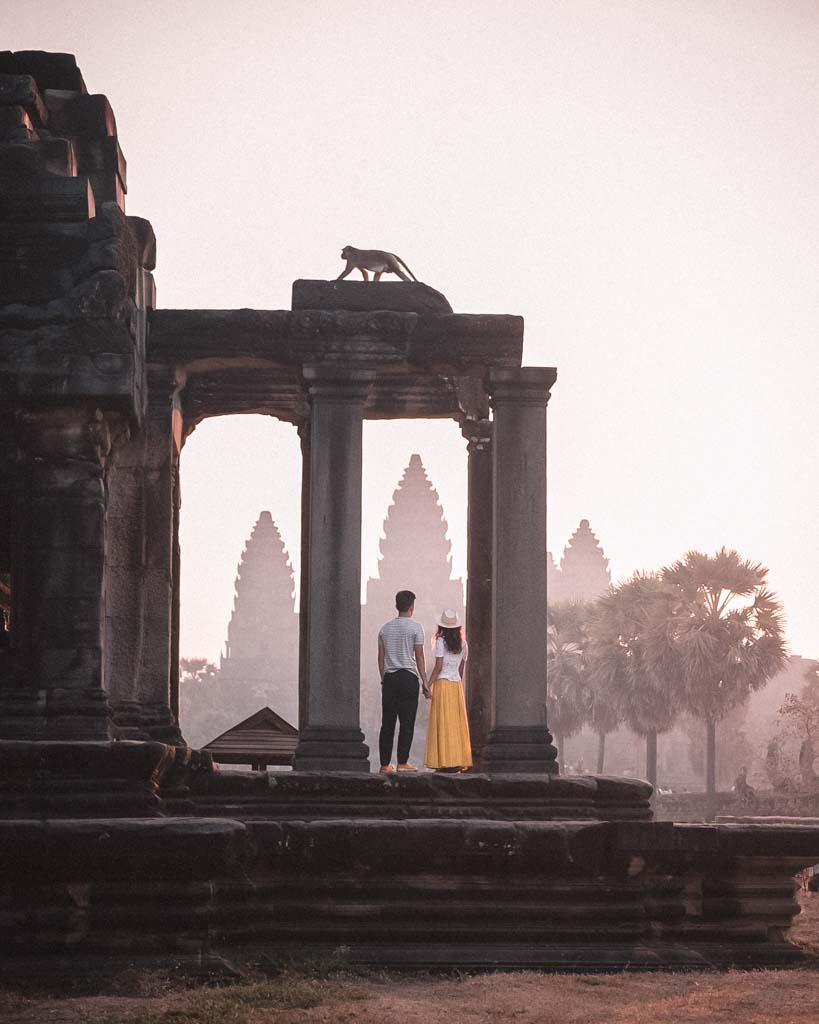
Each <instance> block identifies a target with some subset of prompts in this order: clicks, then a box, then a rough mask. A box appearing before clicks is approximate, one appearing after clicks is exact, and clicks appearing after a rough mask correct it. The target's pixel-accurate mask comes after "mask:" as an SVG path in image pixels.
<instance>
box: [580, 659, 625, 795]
mask: <svg viewBox="0 0 819 1024" xmlns="http://www.w3.org/2000/svg"><path fill="white" fill-rule="evenodd" d="M597 682H598V680H597V679H596V678H595V677H594V675H593V674H592V672H591V671H589V672H587V674H586V685H587V687H588V690H589V710H588V717H587V719H586V722H587V724H588V725H589V726H590V727H591V728H592V729H593V730H594V731H595V732H596V733H597V774H598V775H602V774H603V771H604V770H605V766H606V737H607V736H608V734H609V733H610V732H614V730H615V729H616V728H617V726H618V725H620V723H621V722H622V720H623V712H622V709H621V708H620V705H619V704H618V702H617V701H616V699H614V695H613V694H611V693H610V692H608V691H607V690H605V689H601V688H600V687H599V686H598V685H597Z"/></svg>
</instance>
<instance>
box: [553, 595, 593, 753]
mask: <svg viewBox="0 0 819 1024" xmlns="http://www.w3.org/2000/svg"><path fill="white" fill-rule="evenodd" d="M546 614H547V619H546V621H547V654H546V675H547V687H546V721H547V723H548V725H549V729H550V731H551V733H552V735H553V736H554V740H555V746H556V747H557V750H558V761H559V763H562V761H563V744H564V742H565V741H566V740H567V739H568V738H569V737H570V736H574V734H575V733H577V732H580V730H581V729H582V728H583V725H584V724H585V722H586V718H587V717H588V712H589V706H590V701H589V692H588V688H587V686H586V680H585V676H586V658H585V649H586V642H587V631H586V623H587V621H588V618H589V606H588V605H586V604H584V603H583V602H581V601H578V602H573V603H571V604H552V605H549V606H548V608H547V613H546Z"/></svg>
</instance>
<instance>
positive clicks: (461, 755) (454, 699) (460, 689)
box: [424, 679, 472, 768]
mask: <svg viewBox="0 0 819 1024" xmlns="http://www.w3.org/2000/svg"><path fill="white" fill-rule="evenodd" d="M424 764H425V766H426V767H427V768H468V767H469V766H470V765H471V764H472V744H471V743H470V742H469V723H468V721H467V718H466V701H465V700H464V684H463V682H462V681H461V680H460V679H436V680H435V682H434V683H433V684H432V707H431V708H430V711H429V728H428V730H427V749H426V752H425V754H424Z"/></svg>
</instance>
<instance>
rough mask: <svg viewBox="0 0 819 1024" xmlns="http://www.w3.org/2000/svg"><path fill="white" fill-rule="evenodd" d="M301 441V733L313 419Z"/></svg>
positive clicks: (301, 431)
mask: <svg viewBox="0 0 819 1024" xmlns="http://www.w3.org/2000/svg"><path fill="white" fill-rule="evenodd" d="M298 430H299V440H300V442H301V552H300V563H301V571H300V573H299V731H300V732H301V730H302V729H303V728H304V725H305V721H306V717H307V693H308V690H307V685H308V684H307V681H308V679H309V677H310V671H309V668H308V666H309V663H310V661H309V659H310V631H309V629H308V628H307V623H308V622H309V621H310V602H309V601H308V600H307V595H308V594H309V592H310V420H309V419H306V420H304V421H303V422H302V423H300V424H299V428H298Z"/></svg>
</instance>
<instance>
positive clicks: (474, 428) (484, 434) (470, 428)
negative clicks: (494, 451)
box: [460, 419, 495, 455]
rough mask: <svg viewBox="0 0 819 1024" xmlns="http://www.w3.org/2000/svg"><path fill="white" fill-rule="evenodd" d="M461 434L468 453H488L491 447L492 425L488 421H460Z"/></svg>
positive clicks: (490, 421)
mask: <svg viewBox="0 0 819 1024" xmlns="http://www.w3.org/2000/svg"><path fill="white" fill-rule="evenodd" d="M460 425H461V434H462V435H463V437H464V438H466V441H467V446H466V449H467V451H468V452H469V453H470V455H471V454H472V453H473V452H484V451H488V450H489V449H490V448H491V447H492V436H493V434H494V426H495V425H494V423H493V422H492V420H490V419H480V420H471V419H462V420H461V424H460Z"/></svg>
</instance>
